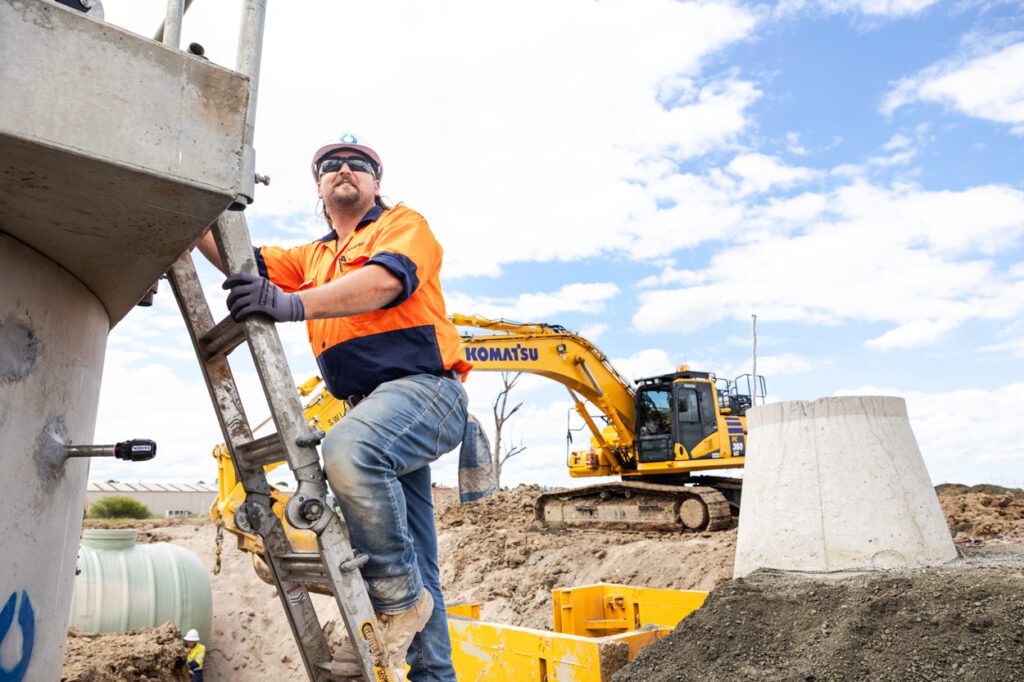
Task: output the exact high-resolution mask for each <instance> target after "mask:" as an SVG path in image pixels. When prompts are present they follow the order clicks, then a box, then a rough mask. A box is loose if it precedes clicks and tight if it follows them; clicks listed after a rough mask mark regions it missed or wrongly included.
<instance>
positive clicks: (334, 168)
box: [319, 156, 377, 177]
mask: <svg viewBox="0 0 1024 682" xmlns="http://www.w3.org/2000/svg"><path fill="white" fill-rule="evenodd" d="M345 164H348V168H349V170H351V171H352V172H354V173H369V174H370V175H372V176H373V177H377V167H376V166H374V165H373V163H372V162H371V161H368V160H366V159H364V158H363V157H361V156H332V157H331V158H329V159H324V160H323V161H321V162H320V168H319V171H320V177H323V176H325V175H327V174H328V173H337V172H338V171H340V170H341V167H342V166H344V165H345Z"/></svg>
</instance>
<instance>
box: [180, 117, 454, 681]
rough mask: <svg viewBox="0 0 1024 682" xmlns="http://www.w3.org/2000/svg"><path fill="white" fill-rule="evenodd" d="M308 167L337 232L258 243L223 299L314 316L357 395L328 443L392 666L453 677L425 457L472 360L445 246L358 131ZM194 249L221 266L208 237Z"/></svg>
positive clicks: (436, 444) (245, 309)
mask: <svg viewBox="0 0 1024 682" xmlns="http://www.w3.org/2000/svg"><path fill="white" fill-rule="evenodd" d="M311 168H312V172H313V178H314V180H315V181H316V183H317V195H318V196H319V198H320V199H321V200H322V201H323V216H324V218H325V219H326V221H327V223H328V224H329V225H330V227H331V232H330V233H328V234H327V236H325V237H323V238H322V239H320V240H318V241H315V242H312V243H310V244H304V245H302V246H298V247H295V248H291V249H283V248H280V247H272V246H264V247H260V248H257V249H255V251H256V261H257V267H258V269H259V272H260V276H259V277H256V276H253V275H247V274H234V275H231V276H230V277H229V278H228V279H227V280H226V281H225V283H224V287H225V288H226V289H230V290H231V292H230V294H229V295H228V306H229V308H230V309H231V315H232V316H233V317H234V318H235V319H236V320H242V319H245V318H246V317H248V316H249V315H264V316H266V317H269V318H271V319H273V320H275V321H277V322H287V321H299V320H306V321H307V328H308V331H309V340H310V343H311V344H312V347H313V354H314V355H315V356H316V359H317V364H318V365H319V367H320V371H321V375H322V376H323V378H324V382H325V383H326V385H327V388H328V390H329V391H330V392H331V393H332V394H333V395H335V396H337V397H341V398H348V399H349V401H350V403H351V404H352V405H353V406H354V407H353V408H352V410H350V411H349V412H348V414H346V416H345V418H344V419H342V420H341V422H339V424H338V425H337V426H335V427H334V429H333V430H332V431H331V432H330V433H329V434H328V435H327V438H326V439H325V440H324V442H323V446H322V451H323V456H324V468H325V470H326V473H327V478H328V481H329V483H330V485H331V488H332V490H333V491H334V494H335V496H336V497H337V500H338V503H339V505H340V507H341V510H342V512H343V513H344V517H345V520H346V522H347V524H348V527H349V532H350V535H351V540H352V545H353V546H354V547H355V548H356V549H357V550H359V551H360V552H362V553H364V554H366V555H367V556H368V557H369V561H368V562H367V564H366V565H365V566H364V567H363V569H362V574H363V578H364V579H365V581H366V584H367V590H368V592H369V594H370V600H371V601H372V602H373V605H374V608H375V609H376V610H377V612H378V613H379V614H380V616H381V624H382V627H383V630H384V633H385V639H386V640H387V642H388V648H389V654H390V655H391V660H392V665H393V666H394V667H395V668H396V670H397V669H399V668H404V665H403V664H404V662H405V661H406V660H407V661H408V663H409V665H410V679H412V680H416V681H417V682H418V681H419V680H431V681H433V680H446V681H448V680H455V672H454V670H453V668H452V664H451V643H450V641H449V637H448V623H447V618H446V615H445V610H444V600H443V598H442V596H441V585H440V577H439V571H438V566H437V535H436V532H435V530H434V509H433V499H432V496H431V484H430V468H429V464H430V463H431V462H432V461H434V460H435V459H437V457H439V456H440V455H441V454H443V453H445V452H448V451H449V450H452V449H454V448H455V447H457V446H458V445H459V442H460V441H461V440H462V436H463V431H464V429H465V426H466V419H467V399H466V393H465V391H464V390H463V388H462V380H464V378H465V376H466V374H468V372H469V370H470V368H471V367H472V365H470V364H469V363H467V362H466V361H464V360H462V359H460V357H459V354H458V349H459V337H458V333H457V332H456V330H455V327H454V325H452V323H451V322H450V321H449V320H448V317H447V313H446V311H445V304H444V298H443V296H442V293H441V285H440V280H439V275H440V269H441V258H442V249H441V246H440V244H438V242H437V240H436V239H435V238H434V235H433V233H432V232H431V231H430V228H429V227H428V226H427V223H426V221H425V220H424V219H423V217H422V216H421V215H419V214H418V213H416V212H415V211H413V210H411V209H409V208H406V207H404V206H397V207H394V208H392V207H389V206H387V205H386V204H385V203H384V201H383V200H382V199H381V198H380V179H381V176H382V174H383V164H382V163H381V159H380V156H379V155H378V154H377V152H376V151H374V149H373V148H372V147H370V146H369V145H367V144H366V143H365V142H364V141H361V140H360V139H359V138H357V137H356V136H354V135H351V134H346V135H343V136H342V137H341V139H340V140H339V141H338V142H335V143H331V144H328V145H325V146H323V147H321V148H320V149H318V150H317V151H316V153H315V154H314V155H313V160H312V166H311ZM199 247H200V250H201V251H202V252H203V253H204V255H206V256H207V257H208V258H210V260H211V261H213V263H214V264H215V265H217V266H218V267H220V264H219V257H218V255H217V251H216V247H215V246H214V245H213V240H212V237H210V235H207V236H206V237H205V238H204V239H203V240H201V241H200V244H199ZM417 633H419V634H417ZM410 644H411V646H410ZM407 651H408V656H406V652H407ZM337 657H339V658H351V657H352V654H351V652H348V655H347V656H346V653H345V652H342V653H341V654H340V655H337Z"/></svg>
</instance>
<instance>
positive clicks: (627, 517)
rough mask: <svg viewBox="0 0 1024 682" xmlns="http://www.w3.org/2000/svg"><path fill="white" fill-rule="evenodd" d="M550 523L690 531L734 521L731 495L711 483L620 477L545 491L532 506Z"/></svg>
mask: <svg viewBox="0 0 1024 682" xmlns="http://www.w3.org/2000/svg"><path fill="white" fill-rule="evenodd" d="M534 512H535V514H536V516H537V520H539V521H540V522H541V523H543V524H544V525H546V526H550V527H558V526H561V525H567V524H572V525H586V524H589V525H596V524H627V525H633V524H643V525H659V526H666V525H674V526H677V527H681V528H682V529H683V530H687V531H716V530H723V529H725V528H729V527H730V526H732V513H731V511H730V507H729V501H728V500H727V499H726V498H725V496H724V495H722V493H720V492H719V491H717V490H715V489H714V488H711V487H708V486H700V485H698V486H677V485H659V484H657V483H634V482H626V481H623V482H619V483H605V484H600V485H591V486H586V487H583V488H575V489H573V490H562V491H558V492H552V493H544V494H543V495H541V496H540V497H538V498H537V502H536V504H535V506H534Z"/></svg>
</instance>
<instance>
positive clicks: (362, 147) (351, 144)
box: [310, 133, 384, 182]
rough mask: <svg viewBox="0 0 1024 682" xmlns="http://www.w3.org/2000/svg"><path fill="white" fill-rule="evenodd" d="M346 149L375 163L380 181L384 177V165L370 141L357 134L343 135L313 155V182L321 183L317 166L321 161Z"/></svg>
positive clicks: (311, 167) (311, 165)
mask: <svg viewBox="0 0 1024 682" xmlns="http://www.w3.org/2000/svg"><path fill="white" fill-rule="evenodd" d="M346 149H351V150H352V151H354V152H359V153H360V154H362V155H363V156H366V157H368V158H369V159H370V160H371V161H373V163H374V164H376V166H377V179H378V180H379V179H380V178H381V177H383V176H384V163H383V162H382V161H381V160H380V155H379V154H378V153H377V152H376V151H374V149H373V147H372V146H370V141H369V140H367V139H366V138H365V137H360V136H358V135H356V134H355V133H342V135H341V137H339V138H338V140H337V141H336V142H331V143H329V144H325V145H324V146H323V147H320V149H317V150H316V152H315V153H314V154H313V163H312V164H310V170H312V171H313V180H315V181H316V182H319V181H320V174H319V172H318V171H317V166H319V165H320V162H321V161H323V160H324V159H325V158H327V157H328V156H331V155H332V154H334V153H335V152H341V151H345V150H346Z"/></svg>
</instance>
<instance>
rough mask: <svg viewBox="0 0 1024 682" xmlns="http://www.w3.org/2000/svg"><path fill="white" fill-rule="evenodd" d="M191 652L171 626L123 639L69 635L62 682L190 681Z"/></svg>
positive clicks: (144, 631)
mask: <svg viewBox="0 0 1024 682" xmlns="http://www.w3.org/2000/svg"><path fill="white" fill-rule="evenodd" d="M187 656H188V649H186V648H185V646H184V644H183V643H182V640H181V632H180V631H179V630H178V628H176V627H175V626H174V625H173V624H171V623H164V624H163V625H161V626H160V627H158V628H143V629H141V630H137V631H136V632H133V633H130V634H127V635H120V634H117V635H115V634H110V635H96V634H90V633H87V632H80V631H78V630H76V629H75V628H71V629H70V630H69V631H68V643H67V649H66V651H65V652H64V670H63V671H62V674H61V678H60V679H61V682H104V681H106V680H133V681H137V682H181V681H182V680H187V679H189V672H188V666H186V665H185V659H186V657H187Z"/></svg>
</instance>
